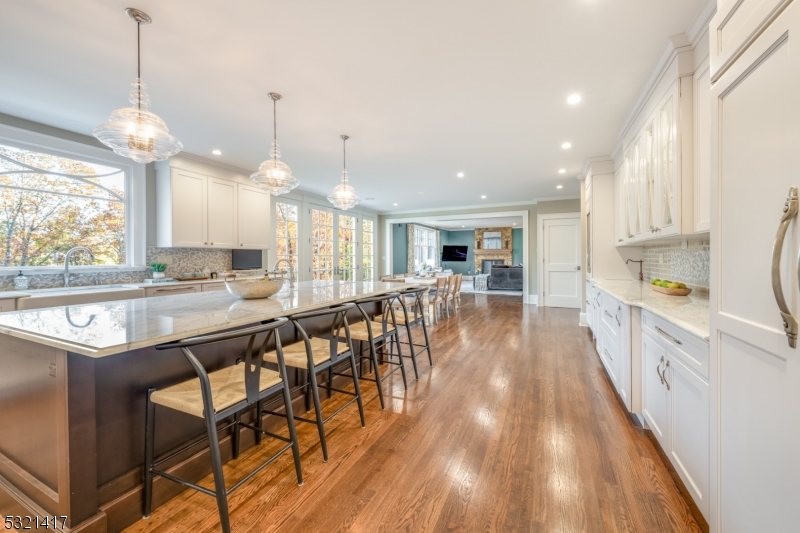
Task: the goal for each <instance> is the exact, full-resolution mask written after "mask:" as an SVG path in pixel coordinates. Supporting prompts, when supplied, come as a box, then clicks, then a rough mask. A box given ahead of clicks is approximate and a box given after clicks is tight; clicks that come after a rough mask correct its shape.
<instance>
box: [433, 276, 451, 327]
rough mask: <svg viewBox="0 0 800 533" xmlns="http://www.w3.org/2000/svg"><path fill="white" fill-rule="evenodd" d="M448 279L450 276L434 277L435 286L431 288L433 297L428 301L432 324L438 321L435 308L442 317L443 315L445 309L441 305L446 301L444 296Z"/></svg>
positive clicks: (448, 283)
mask: <svg viewBox="0 0 800 533" xmlns="http://www.w3.org/2000/svg"><path fill="white" fill-rule="evenodd" d="M449 280H450V278H447V277H441V278H436V288H435V289H434V290H433V298H431V299H430V301H429V303H428V305H429V306H430V308H431V311H432V313H431V314H432V315H433V323H434V324H437V323H438V322H439V320H438V319H437V314H436V311H437V309H438V310H439V311H440V312H441V315H442V318H444V317H445V311H444V308H443V307H442V305H445V304H446V302H447V300H446V296H447V291H448V290H449V287H450V282H449Z"/></svg>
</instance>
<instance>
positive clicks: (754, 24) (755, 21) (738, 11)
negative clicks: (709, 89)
mask: <svg viewBox="0 0 800 533" xmlns="http://www.w3.org/2000/svg"><path fill="white" fill-rule="evenodd" d="M790 3H791V0H724V1H722V2H719V6H718V8H717V14H716V15H714V18H713V19H711V23H710V24H709V32H708V35H709V40H710V50H711V79H712V80H713V81H716V80H717V78H719V77H720V76H721V75H722V74H723V73H724V72H725V70H727V68H728V67H729V66H730V65H731V63H733V61H734V60H735V59H736V57H738V56H739V54H741V53H742V51H744V49H745V48H747V47H748V46H749V45H750V43H751V42H752V41H753V40H754V39H755V38H756V37H757V36H758V35H759V34H760V33H761V32H762V31H763V30H764V28H766V27H767V26H768V25H769V24H770V23H771V22H772V20H774V17H775V16H776V15H778V14H780V12H781V10H782V9H783V8H785V7H786V6H787V5H789V4H790Z"/></svg>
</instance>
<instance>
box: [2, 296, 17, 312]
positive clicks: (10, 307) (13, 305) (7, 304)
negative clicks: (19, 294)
mask: <svg viewBox="0 0 800 533" xmlns="http://www.w3.org/2000/svg"><path fill="white" fill-rule="evenodd" d="M16 310H17V300H16V298H2V299H0V313H5V312H7V311H16Z"/></svg>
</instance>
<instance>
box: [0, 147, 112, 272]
mask: <svg viewBox="0 0 800 533" xmlns="http://www.w3.org/2000/svg"><path fill="white" fill-rule="evenodd" d="M125 184H126V180H125V173H124V171H123V170H122V169H120V168H114V167H111V166H106V165H100V164H97V163H89V162H84V161H78V160H75V159H68V158H65V157H60V156H56V155H51V154H45V153H40V152H35V151H31V150H26V149H22V148H15V147H11V146H4V145H0V254H2V255H0V266H4V267H36V266H54V265H58V264H61V263H62V262H63V254H64V253H65V252H66V251H67V250H69V249H70V248H72V247H73V246H87V247H89V248H90V249H91V250H92V252H93V253H94V257H95V260H94V261H93V262H92V263H91V264H93V265H124V264H126V262H127V261H126V238H125V194H126V191H125ZM75 260H76V262H77V261H86V260H88V257H86V256H84V255H82V254H81V255H80V256H76V257H75Z"/></svg>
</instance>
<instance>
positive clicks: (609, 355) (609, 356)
mask: <svg viewBox="0 0 800 533" xmlns="http://www.w3.org/2000/svg"><path fill="white" fill-rule="evenodd" d="M603 351H604V352H606V355H607V356H608V358H609V359H611V360H612V361H613V360H614V358H613V357H611V354H610V353H608V350H606V349H605V348H603Z"/></svg>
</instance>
